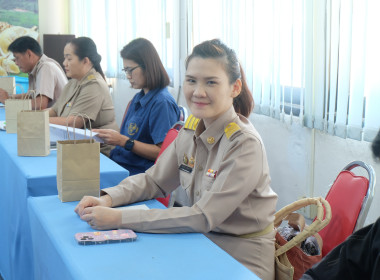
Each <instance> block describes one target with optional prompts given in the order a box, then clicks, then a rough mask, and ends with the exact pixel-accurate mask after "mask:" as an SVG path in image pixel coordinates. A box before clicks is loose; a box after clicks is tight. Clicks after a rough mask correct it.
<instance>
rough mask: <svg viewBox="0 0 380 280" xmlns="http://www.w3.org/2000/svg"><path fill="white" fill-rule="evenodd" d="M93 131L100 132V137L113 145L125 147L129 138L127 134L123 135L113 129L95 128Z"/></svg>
mask: <svg viewBox="0 0 380 280" xmlns="http://www.w3.org/2000/svg"><path fill="white" fill-rule="evenodd" d="M92 131H93V132H95V133H98V136H99V137H100V138H102V139H103V140H104V141H105V142H106V143H107V144H110V145H113V146H121V147H124V145H125V142H127V140H128V137H127V136H124V135H121V134H120V133H119V132H117V131H116V130H113V129H93V130H92Z"/></svg>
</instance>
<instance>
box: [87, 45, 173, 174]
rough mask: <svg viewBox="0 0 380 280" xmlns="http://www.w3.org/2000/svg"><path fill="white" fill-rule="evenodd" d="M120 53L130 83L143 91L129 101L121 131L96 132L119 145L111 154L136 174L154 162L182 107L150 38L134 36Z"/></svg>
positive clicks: (117, 161)
mask: <svg viewBox="0 0 380 280" xmlns="http://www.w3.org/2000/svg"><path fill="white" fill-rule="evenodd" d="M120 53H121V57H122V58H123V65H124V69H123V71H124V72H125V73H126V75H127V78H128V80H129V82H130V83H131V87H132V88H134V89H141V91H140V92H138V93H137V94H136V95H135V96H134V97H133V99H132V101H131V102H130V104H129V105H128V107H127V110H126V114H125V117H124V119H123V122H122V124H121V128H120V133H119V132H117V131H116V130H111V129H94V132H97V133H99V134H98V136H99V137H101V138H103V139H104V141H105V142H106V143H108V144H111V145H114V146H116V147H115V148H114V149H113V150H112V151H111V154H110V158H111V159H112V160H113V161H115V162H116V163H118V164H119V165H121V166H123V167H124V168H125V169H127V170H128V171H129V173H130V175H135V174H138V173H143V172H145V170H147V169H148V168H149V167H151V166H152V165H153V164H154V162H155V160H156V159H157V156H158V154H159V152H160V147H161V144H162V142H163V141H164V139H165V136H166V133H167V132H168V130H169V129H170V128H171V127H172V125H173V124H175V123H176V122H177V121H178V120H179V117H180V111H179V108H178V106H177V104H176V102H175V100H174V98H173V96H172V95H171V94H170V93H169V91H168V88H167V86H168V85H169V83H170V80H169V76H168V74H167V73H166V70H165V68H164V66H163V65H162V62H161V60H160V57H159V56H158V53H157V51H156V49H155V48H154V46H153V44H152V43H151V42H150V41H148V40H147V39H144V38H138V39H135V40H133V41H131V42H130V43H129V44H128V45H126V46H125V47H124V48H123V49H122V51H121V52H120Z"/></svg>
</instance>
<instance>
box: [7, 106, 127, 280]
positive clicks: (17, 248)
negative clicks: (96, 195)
mask: <svg viewBox="0 0 380 280" xmlns="http://www.w3.org/2000/svg"><path fill="white" fill-rule="evenodd" d="M4 119H5V112H4V108H0V120H4ZM56 174H57V152H56V151H54V150H52V151H51V152H50V155H48V156H46V157H19V156H17V134H7V133H6V132H5V131H0V194H1V195H0V225H1V234H0V236H1V238H0V273H1V275H2V276H3V277H4V279H5V280H13V279H15V280H19V279H21V280H23V279H33V257H32V250H31V242H32V240H31V237H30V234H31V233H30V225H29V215H28V209H27V198H28V197H30V196H45V195H57V193H58V192H57V182H56V180H57V179H56ZM128 175H129V172H128V171H127V170H125V169H124V168H123V167H121V166H119V165H118V164H116V163H115V162H113V161H112V160H110V159H109V158H107V157H106V156H104V155H102V154H101V155H100V186H101V188H105V187H111V186H114V185H117V184H118V183H119V182H120V181H121V180H123V179H124V178H126V177H127V176H128Z"/></svg>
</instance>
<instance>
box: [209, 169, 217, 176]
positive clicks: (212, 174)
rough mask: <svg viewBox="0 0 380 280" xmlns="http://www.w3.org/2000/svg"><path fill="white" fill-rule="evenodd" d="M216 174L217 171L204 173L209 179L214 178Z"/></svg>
mask: <svg viewBox="0 0 380 280" xmlns="http://www.w3.org/2000/svg"><path fill="white" fill-rule="evenodd" d="M216 174H218V171H217V170H213V169H209V170H207V172H206V176H207V177H210V178H216Z"/></svg>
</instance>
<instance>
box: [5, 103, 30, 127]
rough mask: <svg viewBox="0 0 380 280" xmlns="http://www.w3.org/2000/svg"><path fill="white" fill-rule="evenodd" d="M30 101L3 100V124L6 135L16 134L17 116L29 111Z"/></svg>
mask: <svg viewBox="0 0 380 280" xmlns="http://www.w3.org/2000/svg"><path fill="white" fill-rule="evenodd" d="M31 109H32V101H31V100H30V99H6V100H5V123H6V130H7V133H17V114H18V112H20V111H22V110H31Z"/></svg>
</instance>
